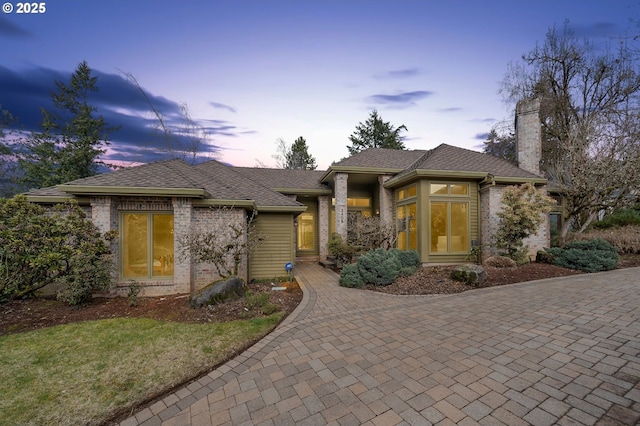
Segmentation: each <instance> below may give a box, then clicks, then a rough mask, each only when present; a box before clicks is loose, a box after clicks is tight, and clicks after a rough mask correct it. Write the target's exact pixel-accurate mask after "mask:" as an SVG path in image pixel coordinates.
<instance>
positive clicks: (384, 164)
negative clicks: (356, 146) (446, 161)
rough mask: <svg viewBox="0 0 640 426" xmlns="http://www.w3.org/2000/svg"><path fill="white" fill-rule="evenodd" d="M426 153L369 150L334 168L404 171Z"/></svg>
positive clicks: (384, 149)
mask: <svg viewBox="0 0 640 426" xmlns="http://www.w3.org/2000/svg"><path fill="white" fill-rule="evenodd" d="M425 152H426V151H422V150H409V151H408V150H398V149H388V148H368V149H365V150H364V151H360V152H358V153H357V154H354V155H352V156H351V157H347V158H345V159H344V160H341V161H339V162H337V163H335V164H334V166H345V167H368V168H372V169H374V168H375V169H398V170H404V169H406V168H407V167H409V166H410V165H411V164H413V163H414V162H415V161H416V160H418V159H419V158H420V157H421V156H422V155H423V154H424V153H425Z"/></svg>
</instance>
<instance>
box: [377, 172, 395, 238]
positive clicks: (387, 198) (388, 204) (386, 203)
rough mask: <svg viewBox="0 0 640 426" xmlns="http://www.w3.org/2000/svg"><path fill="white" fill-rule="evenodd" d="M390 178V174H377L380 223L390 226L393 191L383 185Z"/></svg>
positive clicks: (391, 221)
mask: <svg viewBox="0 0 640 426" xmlns="http://www.w3.org/2000/svg"><path fill="white" fill-rule="evenodd" d="M389 179H391V176H388V175H382V176H378V186H379V187H380V196H379V199H380V207H379V208H380V224H382V225H385V226H390V225H391V224H392V223H393V192H392V191H391V190H390V189H387V188H385V187H384V184H385V183H386V182H387V181H388V180H389Z"/></svg>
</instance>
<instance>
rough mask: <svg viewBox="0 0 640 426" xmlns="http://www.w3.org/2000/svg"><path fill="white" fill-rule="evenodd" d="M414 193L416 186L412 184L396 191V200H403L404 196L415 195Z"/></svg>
mask: <svg viewBox="0 0 640 426" xmlns="http://www.w3.org/2000/svg"><path fill="white" fill-rule="evenodd" d="M416 195H417V190H416V186H415V185H412V186H409V187H407V188H403V189H401V190H399V191H398V201H400V200H404V199H406V198H411V197H415V196H416Z"/></svg>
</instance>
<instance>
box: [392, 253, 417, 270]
mask: <svg viewBox="0 0 640 426" xmlns="http://www.w3.org/2000/svg"><path fill="white" fill-rule="evenodd" d="M389 252H390V253H391V254H393V255H394V256H398V259H399V260H400V264H401V265H402V267H403V268H405V267H411V268H414V269H418V268H419V267H420V265H421V264H422V262H421V261H420V254H419V253H418V252H417V251H416V250H408V251H405V250H398V249H391V250H389Z"/></svg>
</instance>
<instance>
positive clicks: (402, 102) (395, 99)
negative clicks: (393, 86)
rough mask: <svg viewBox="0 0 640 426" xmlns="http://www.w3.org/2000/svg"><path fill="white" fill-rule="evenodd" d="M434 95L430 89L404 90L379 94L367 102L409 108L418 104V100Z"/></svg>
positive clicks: (370, 97) (369, 98) (372, 96)
mask: <svg viewBox="0 0 640 426" xmlns="http://www.w3.org/2000/svg"><path fill="white" fill-rule="evenodd" d="M431 95H433V92H430V91H428V90H416V91H413V92H402V93H397V94H395V95H386V94H377V95H371V96H369V97H368V98H367V102H369V103H373V104H374V105H384V106H389V107H392V108H409V107H412V106H415V105H416V102H417V101H419V100H422V99H425V98H427V97H429V96H431Z"/></svg>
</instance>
